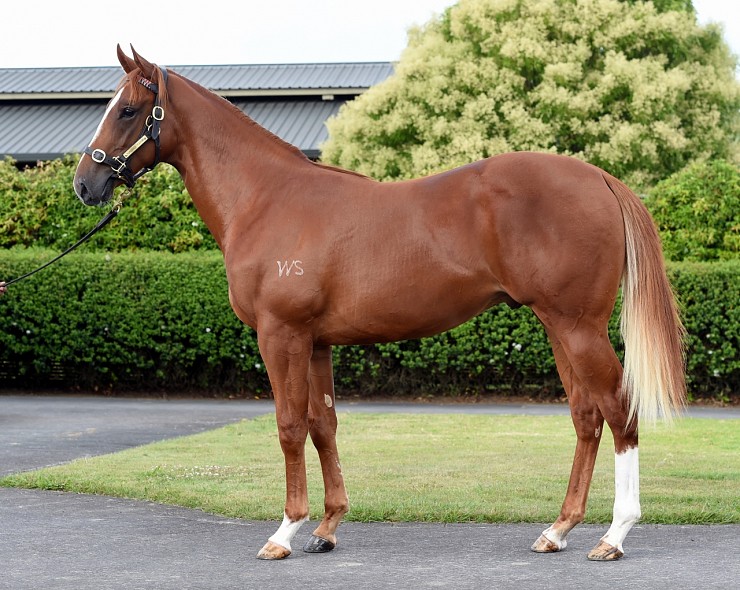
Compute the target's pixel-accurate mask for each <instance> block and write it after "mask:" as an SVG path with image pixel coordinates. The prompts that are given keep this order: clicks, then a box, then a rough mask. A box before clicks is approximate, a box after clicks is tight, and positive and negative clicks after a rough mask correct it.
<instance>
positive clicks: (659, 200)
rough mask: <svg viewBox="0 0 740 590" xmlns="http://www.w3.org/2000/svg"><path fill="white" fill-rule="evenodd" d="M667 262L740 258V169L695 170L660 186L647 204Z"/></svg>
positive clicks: (723, 165)
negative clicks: (656, 227) (658, 232)
mask: <svg viewBox="0 0 740 590" xmlns="http://www.w3.org/2000/svg"><path fill="white" fill-rule="evenodd" d="M646 205H647V206H648V208H649V209H650V213H651V214H652V215H653V218H654V219H655V222H656V223H657V224H658V229H659V231H660V235H661V239H662V240H663V251H664V253H665V255H666V257H667V258H668V259H670V260H694V261H705V260H729V259H733V258H740V168H738V167H737V166H736V165H734V164H732V163H730V162H727V161H725V160H714V161H710V162H704V163H700V164H694V165H692V166H689V167H688V168H686V169H684V170H682V171H681V172H678V173H676V174H674V175H673V176H671V177H670V178H667V179H666V180H664V181H663V182H661V183H659V184H658V185H657V186H656V187H655V189H653V191H651V193H650V197H649V199H648V200H647V202H646Z"/></svg>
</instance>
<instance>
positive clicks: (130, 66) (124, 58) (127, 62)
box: [116, 44, 136, 74]
mask: <svg viewBox="0 0 740 590" xmlns="http://www.w3.org/2000/svg"><path fill="white" fill-rule="evenodd" d="M116 53H117V54H118V62H119V63H120V64H121V67H122V68H123V71H124V72H126V73H127V74H129V73H131V72H132V71H133V70H135V69H136V63H134V60H133V59H131V58H130V57H129V56H128V55H126V54H125V53H124V52H123V49H121V45H120V44H119V45H116Z"/></svg>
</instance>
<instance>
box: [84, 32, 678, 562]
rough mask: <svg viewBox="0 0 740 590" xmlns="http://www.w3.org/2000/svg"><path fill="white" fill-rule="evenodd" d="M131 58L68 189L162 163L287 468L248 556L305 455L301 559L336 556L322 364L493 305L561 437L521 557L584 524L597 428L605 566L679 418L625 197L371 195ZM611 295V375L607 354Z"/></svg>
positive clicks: (559, 171)
mask: <svg viewBox="0 0 740 590" xmlns="http://www.w3.org/2000/svg"><path fill="white" fill-rule="evenodd" d="M131 50H132V56H133V57H129V56H128V55H127V54H126V53H124V51H123V50H122V49H121V47H120V45H119V46H118V47H117V54H118V60H119V62H120V64H121V66H122V68H123V70H124V76H123V78H122V80H121V82H120V84H119V85H118V87H117V90H116V93H115V96H114V97H113V98H112V99H111V101H110V103H109V104H108V106H107V109H106V111H105V114H104V115H103V118H102V119H101V121H100V124H99V126H98V128H97V131H96V132H95V135H94V137H93V138H92V141H91V143H90V145H89V146H88V147H87V148H86V149H85V151H84V153H83V154H82V155H81V157H80V161H79V164H78V166H77V170H76V173H75V177H74V189H75V192H76V194H77V196H78V197H79V198H80V199H81V200H82V202H83V203H85V204H87V205H97V204H101V203H105V202H108V201H109V200H111V198H112V196H113V193H114V189H115V188H116V187H118V186H119V185H127V186H129V187H131V186H133V184H134V183H135V182H136V179H137V178H138V177H139V176H141V174H144V173H145V172H146V171H148V170H150V169H151V168H153V167H154V166H156V165H157V163H158V162H160V161H161V162H166V163H168V164H170V165H172V166H173V167H174V168H175V169H177V171H178V172H179V173H180V175H181V176H182V178H183V181H184V183H185V186H186V188H187V190H188V192H189V193H190V195H191V197H192V200H193V203H194V205H195V207H196V209H197V211H198V213H199V214H200V216H201V217H202V219H203V221H204V223H205V224H206V225H207V227H208V229H209V230H210V232H211V233H212V234H213V236H214V238H215V240H216V242H217V243H218V246H219V247H220V249H221V252H222V254H223V259H224V265H225V269H226V275H227V278H228V286H229V301H230V304H231V307H232V309H233V311H234V313H235V314H236V315H237V316H238V317H239V319H240V320H241V321H243V322H244V323H245V324H247V325H248V326H250V327H251V328H253V329H254V330H255V331H256V333H257V339H258V346H259V351H260V354H261V357H262V359H263V361H264V364H265V367H266V369H267V372H268V377H269V381H270V385H271V388H272V392H273V397H274V403H275V415H276V422H277V427H278V433H279V437H278V438H279V443H280V446H281V449H282V452H283V454H284V459H285V482H286V497H285V508H284V513H283V520H282V523H281V524H280V525H279V527H278V529H277V531H276V532H275V534H274V535H272V536H271V537H269V539H268V540H267V542H266V543H265V545H264V546H263V547H262V549H261V550H260V551H259V553H258V555H257V557H258V558H261V559H282V558H285V557H287V556H288V555H290V554H291V552H292V547H291V542H292V541H293V539H294V537H295V535H296V533H297V532H298V530H299V528H300V527H301V525H302V524H303V523H304V522H305V521H306V520H307V519H308V517H309V505H308V495H307V483H306V464H305V447H306V441H307V438H308V436H310V438H311V440H312V442H313V444H314V446H315V448H316V450H317V452H318V456H319V459H320V465H321V471H322V476H323V483H324V514H323V518H322V520H321V521H320V523H319V524H318V526H317V528H316V529H315V530H314V531H313V533H312V535H311V536H310V537H309V539H308V540H307V542H306V543H305V545H304V547H303V550H304V551H306V552H308V553H324V552H327V551H331V550H332V549H334V547H335V546H336V544H337V535H336V532H337V527H338V525H339V524H340V521H341V520H342V518H343V517H344V515H345V514H346V513H347V512H348V510H349V499H348V496H347V492H346V489H345V485H344V479H343V474H342V468H341V465H340V461H339V454H338V450H337V443H336V430H337V416H336V408H335V391H334V381H333V368H332V346H335V345H352V344H371V343H380V342H391V341H398V340H406V339H415V338H420V337H426V336H431V335H434V334H438V333H440V332H443V331H445V330H449V329H451V328H453V327H455V326H457V325H459V324H461V323H463V322H465V321H467V320H468V319H470V318H472V317H474V316H476V315H477V314H480V313H482V312H484V311H485V310H487V309H489V308H491V307H492V306H494V305H497V304H502V303H503V304H507V305H509V306H511V307H518V306H522V305H526V306H528V307H529V308H530V309H531V310H532V311H533V312H534V314H535V315H536V316H537V318H539V320H540V322H541V323H542V325H543V327H544V329H545V331H546V333H547V336H548V338H549V341H550V343H551V345H552V350H553V354H554V357H555V362H556V366H557V370H558V373H559V376H560V378H561V381H562V384H563V387H564V389H565V392H566V395H567V398H568V401H569V404H570V412H571V417H572V422H573V425H574V427H575V431H576V434H577V441H576V447H575V456H574V459H573V465H572V469H571V474H570V480H569V483H568V487H567V491H566V495H565V499H564V501H563V504H562V507H561V511H560V514H559V516H558V517H557V519H556V520H555V522H553V523H552V524H551V525H550V526H549V527H548V528H547V529H545V530H544V531H543V532H542V534H541V535H540V536H539V538H538V539H536V540H535V541H534V544H533V545H532V547H531V549H532V550H533V551H535V552H538V553H552V552H557V551H561V550H563V549H565V547H566V545H567V541H566V537H567V535H568V533H569V532H570V531H571V530H572V529H573V527H575V526H576V525H577V524H578V523H580V522H582V521H583V519H584V515H585V511H586V501H587V496H588V492H589V487H590V483H591V479H592V475H593V469H594V462H595V460H596V455H597V452H598V448H599V442H600V440H601V434H602V428H603V425H604V422H605V421H606V423H607V425H608V426H609V428H610V429H611V432H612V433H613V439H614V453H615V469H614V472H615V479H614V481H615V493H614V508H613V519H612V523H611V526H610V527H609V529H608V530H607V532H606V534H605V535H604V536H603V537H601V539H600V540H599V541H598V543H597V544H596V545H595V546H594V548H593V549H592V550H591V551H590V552H589V554H588V558H589V559H591V560H597V561H612V560H616V559H619V558H620V557H622V556H623V555H624V549H623V541H624V539H625V537H626V536H627V533H628V532H629V530H630V528H631V527H632V526H633V524H634V523H635V522H636V521H637V520H638V519H639V518H640V516H641V512H640V498H639V459H638V422H640V421H648V422H650V421H652V422H654V421H655V420H657V419H658V418H661V417H663V418H667V419H669V420H670V418H671V417H672V416H674V415H677V414H680V412H681V410H682V408H683V406H684V405H685V402H686V386H685V376H684V366H685V358H684V356H685V355H684V344H683V341H684V338H685V334H684V329H683V326H682V323H681V318H680V314H679V311H678V307H677V303H676V301H675V298H674V295H673V292H672V290H671V286H670V283H669V281H668V278H667V275H666V270H665V263H664V260H663V255H662V249H661V243H660V239H659V236H658V233H657V230H656V227H655V224H654V222H653V220H652V218H651V217H650V215H649V213H648V211H647V209H646V208H645V206H644V205H643V204H642V202H641V201H640V199H639V197H637V196H636V195H635V193H634V192H632V191H631V190H630V189H629V188H628V187H627V186H626V185H625V184H623V183H622V182H621V181H619V180H617V179H616V178H614V177H613V176H611V175H610V174H608V173H607V172H605V171H604V170H601V169H599V168H597V167H595V166H593V165H590V164H588V163H585V162H583V161H581V160H578V159H576V158H573V157H568V156H561V155H555V154H547V153H533V152H522V153H508V154H501V155H497V156H493V157H490V158H488V159H485V160H481V161H478V162H474V163H471V164H468V165H465V166H462V167H460V168H456V169H452V170H449V171H446V172H442V173H439V174H435V175H430V176H427V177H424V178H417V179H412V180H404V181H398V182H385V183H383V182H378V181H376V180H373V179H371V178H369V177H367V176H364V175H361V174H358V173H355V172H352V171H349V170H343V169H341V168H337V167H332V166H329V165H325V164H322V163H320V162H314V161H312V160H310V159H308V158H307V157H306V156H305V155H304V154H303V153H302V152H301V151H300V150H299V149H297V148H296V147H294V146H292V145H290V144H288V143H286V142H284V141H283V140H281V139H279V138H278V137H276V136H275V135H273V134H272V133H270V132H269V131H267V130H266V129H264V128H262V127H260V126H259V125H258V124H256V123H255V122H254V121H252V120H251V119H250V118H249V117H247V116H246V115H245V114H244V113H242V112H241V111H240V110H239V109H238V108H237V107H235V106H234V105H232V104H231V103H230V102H228V101H227V100H225V99H223V98H221V97H219V96H217V95H216V94H214V93H212V92H210V91H208V90H207V89H205V88H203V87H202V86H199V85H198V84H196V83H195V82H192V81H191V80H188V79H186V78H185V77H183V76H181V75H179V74H177V73H176V72H175V71H173V70H171V69H166V68H161V67H159V66H157V65H156V64H155V63H153V62H150V61H148V60H146V59H145V58H143V57H142V56H141V55H139V54H138V53H137V52H136V51H135V50H134V48H133V47H131ZM111 154H119V155H111ZM135 170H136V172H134V171H135ZM620 286H621V288H622V296H623V309H622V317H621V330H622V334H623V339H624V347H625V351H624V369H623V367H622V364H621V363H620V361H619V358H618V356H617V354H616V352H615V350H614V348H613V347H612V345H611V343H610V341H609V338H608V335H607V323H608V321H609V318H610V316H611V314H612V311H613V308H614V306H615V302H616V299H617V296H618V292H619V289H620Z"/></svg>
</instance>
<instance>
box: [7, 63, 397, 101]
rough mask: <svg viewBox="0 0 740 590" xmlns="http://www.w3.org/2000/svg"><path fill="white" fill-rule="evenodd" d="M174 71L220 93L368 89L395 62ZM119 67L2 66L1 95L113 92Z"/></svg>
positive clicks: (119, 73) (203, 68) (184, 67)
mask: <svg viewBox="0 0 740 590" xmlns="http://www.w3.org/2000/svg"><path fill="white" fill-rule="evenodd" d="M172 69H173V70H174V71H176V72H177V73H179V74H181V75H183V76H185V77H186V78H189V79H191V80H193V81H194V82H197V83H198V84H201V85H202V86H205V87H206V88H209V89H210V90H214V91H216V92H218V91H219V90H221V91H227V90H229V91H238V90H244V91H249V90H311V89H321V88H347V89H352V88H357V89H365V88H369V87H370V86H373V85H374V84H377V83H378V82H381V81H383V80H385V79H386V78H387V77H388V76H390V75H391V74H392V73H393V64H391V63H387V62H374V63H335V64H268V65H223V66H173V67H172ZM122 75H123V73H122V71H121V69H120V68H118V67H113V66H112V67H100V68H10V69H9V68H0V94H33V93H39V94H41V93H44V94H48V93H85V92H91V93H92V92H113V90H114V89H115V88H116V86H117V85H118V82H119V80H120V79H121V77H122Z"/></svg>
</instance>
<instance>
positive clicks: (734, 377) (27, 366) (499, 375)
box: [0, 248, 740, 400]
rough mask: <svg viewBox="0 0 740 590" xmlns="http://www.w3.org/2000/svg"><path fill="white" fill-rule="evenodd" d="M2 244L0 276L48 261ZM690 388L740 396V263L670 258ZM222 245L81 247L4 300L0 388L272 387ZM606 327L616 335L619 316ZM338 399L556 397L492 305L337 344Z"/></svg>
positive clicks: (529, 319) (522, 335)
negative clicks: (454, 322)
mask: <svg viewBox="0 0 740 590" xmlns="http://www.w3.org/2000/svg"><path fill="white" fill-rule="evenodd" d="M54 254H55V252H50V251H47V250H34V249H31V250H28V249H19V248H16V249H11V250H0V277H2V278H4V279H7V278H9V277H14V276H18V275H20V274H23V273H24V272H26V271H28V270H29V269H31V268H35V267H36V266H38V265H39V264H41V263H42V262H45V261H46V260H48V259H50V258H51V257H52V256H53V255H54ZM669 268H670V274H671V278H672V281H673V284H674V287H675V289H676V291H677V293H678V294H679V299H680V300H681V303H682V306H683V308H684V314H685V323H686V327H687V328H688V331H689V342H688V344H689V352H688V374H689V381H690V389H691V391H692V393H693V395H694V396H700V397H714V398H719V399H723V400H726V399H728V398H729V397H732V396H735V397H737V396H738V394H739V393H740V387H739V386H740V354H739V351H740V317H739V316H740V311H739V310H738V301H740V293H739V291H738V290H739V288H740V287H739V286H740V262H738V261H728V262H722V263H711V264H703V263H673V264H671V265H670V267H669ZM227 293H228V289H227V282H226V275H225V271H224V268H223V261H222V257H221V255H220V253H219V252H213V251H202V252H190V253H185V254H178V255H173V254H170V253H165V252H146V253H144V252H140V253H116V254H106V253H88V252H84V253H75V254H72V255H70V256H68V257H67V258H65V259H63V260H61V261H60V262H58V263H57V264H55V265H52V266H51V267H49V268H48V269H46V270H44V271H43V272H42V273H39V274H38V275H36V276H34V277H33V278H31V279H28V280H26V281H22V282H20V283H18V284H16V285H12V286H11V287H10V288H9V291H8V293H7V294H6V295H5V296H4V297H2V298H0V376H2V381H0V383H1V385H0V387H5V388H31V387H34V388H38V387H49V386H56V387H60V388H64V389H74V388H81V389H85V390H89V389H97V390H103V391H116V392H124V391H137V390H138V391H152V390H160V391H170V392H175V391H184V390H188V391H191V392H192V391H193V390H199V391H203V392H211V393H215V394H217V395H224V396H225V395H235V394H250V395H252V394H255V393H258V394H259V393H263V392H266V391H268V390H269V383H268V381H267V377H266V373H265V370H264V367H263V365H262V361H261V359H260V356H259V353H258V349H257V343H256V335H255V334H254V332H253V331H252V330H251V329H249V328H247V327H246V326H244V325H243V324H241V323H240V322H239V320H238V319H237V318H236V317H235V315H234V314H233V312H232V311H231V309H230V307H229V302H228V294H227ZM610 334H611V337H612V340H613V342H615V343H616V344H617V345H618V343H619V336H618V329H617V325H616V316H615V317H614V318H613V319H612V325H611V330H610ZM335 375H336V382H337V387H338V390H339V392H340V393H341V394H348V393H356V392H357V393H360V394H362V395H367V394H377V393H383V394H392V395H409V394H412V395H424V394H429V393H437V394H440V393H441V394H456V395H457V394H474V395H477V394H480V393H483V392H486V391H489V390H497V391H506V392H511V393H523V392H529V393H530V394H532V392H536V394H535V395H538V396H560V395H562V389H561V387H560V384H559V380H558V377H557V372H556V369H555V363H554V361H553V358H552V352H551V351H550V346H549V343H548V341H547V338H546V336H545V334H544V330H543V329H542V328H541V326H540V325H539V322H538V321H537V319H536V318H535V317H534V315H533V314H532V312H531V311H530V310H528V309H527V308H521V309H518V310H511V309H509V308H507V307H506V306H498V307H496V308H494V309H492V310H490V311H488V312H486V313H484V314H482V315H481V316H479V317H477V318H475V319H473V320H471V321H470V322H468V323H466V324H463V325H462V326H459V327H458V328H456V329H454V330H451V331H450V332H447V333H445V334H441V335H439V336H436V337H434V338H426V339H422V340H417V341H405V342H399V343H392V344H384V345H376V346H347V347H335Z"/></svg>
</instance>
